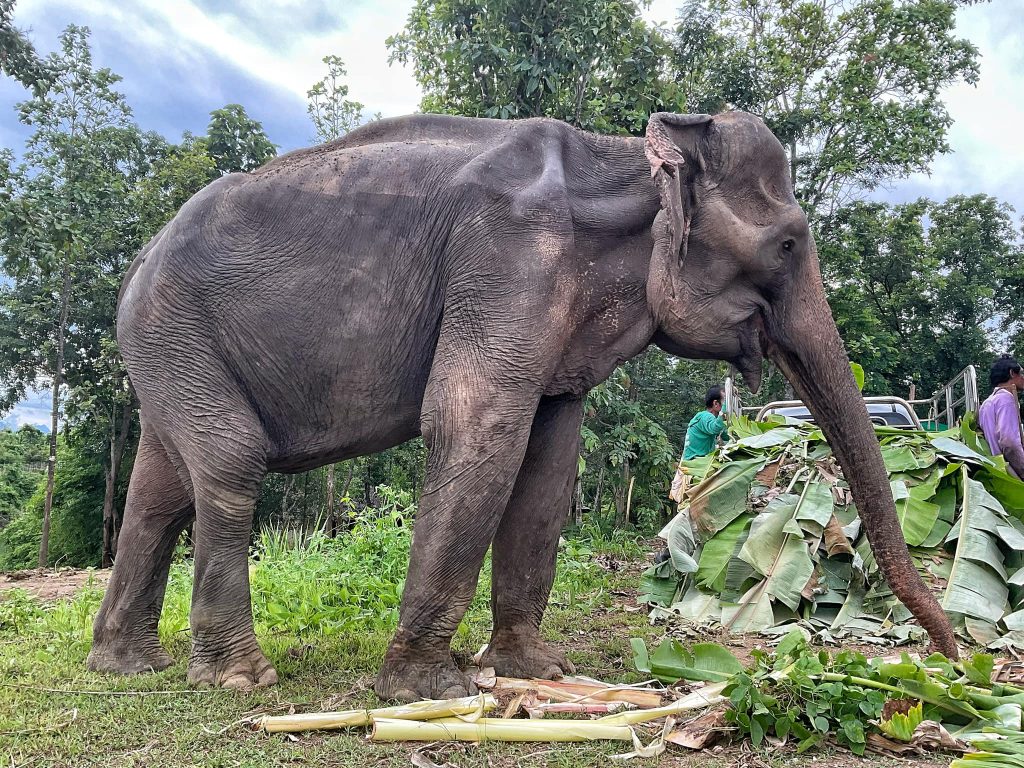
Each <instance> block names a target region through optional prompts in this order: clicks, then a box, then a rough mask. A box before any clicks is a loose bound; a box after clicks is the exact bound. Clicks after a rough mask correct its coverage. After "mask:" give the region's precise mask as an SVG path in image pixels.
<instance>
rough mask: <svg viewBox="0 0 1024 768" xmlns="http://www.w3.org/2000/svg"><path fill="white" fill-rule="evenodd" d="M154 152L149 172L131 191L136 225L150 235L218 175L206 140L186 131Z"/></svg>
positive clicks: (158, 229) (147, 236)
mask: <svg viewBox="0 0 1024 768" xmlns="http://www.w3.org/2000/svg"><path fill="white" fill-rule="evenodd" d="M161 149H162V151H159V152H158V153H156V156H155V157H154V159H153V162H152V166H151V167H150V171H149V173H147V174H146V176H145V177H143V178H142V179H141V180H140V181H139V183H138V185H137V187H136V188H135V190H134V191H133V197H134V199H133V201H132V202H133V204H134V205H135V206H136V209H137V211H138V217H139V229H140V231H141V232H142V233H143V236H144V237H145V238H149V237H152V236H153V235H155V234H156V233H157V232H159V231H160V229H161V228H162V227H163V226H164V224H166V223H167V222H168V221H170V220H171V218H173V217H174V214H176V213H177V212H178V209H179V208H181V206H183V205H184V204H185V203H186V202H187V201H188V199H189V198H190V197H192V195H194V194H195V193H196V192H198V191H199V190H200V189H202V188H203V187H204V186H206V185H207V184H209V183H210V182H211V181H213V180H214V179H215V178H217V176H218V170H217V164H216V161H215V160H214V159H213V157H211V156H210V152H209V142H208V140H207V139H205V138H196V137H195V136H193V135H192V134H190V133H186V134H185V135H184V136H183V137H182V140H181V144H179V145H176V146H174V145H167V146H166V147H164V148H161Z"/></svg>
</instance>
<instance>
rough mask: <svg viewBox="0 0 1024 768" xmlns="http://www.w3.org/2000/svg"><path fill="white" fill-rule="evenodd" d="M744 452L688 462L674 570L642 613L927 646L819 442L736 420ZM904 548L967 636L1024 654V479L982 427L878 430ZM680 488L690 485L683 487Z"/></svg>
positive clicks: (656, 576)
mask: <svg viewBox="0 0 1024 768" xmlns="http://www.w3.org/2000/svg"><path fill="white" fill-rule="evenodd" d="M729 431H730V434H731V437H732V439H731V440H730V441H729V442H727V443H725V444H724V445H723V446H721V447H720V448H719V449H718V450H717V451H716V452H715V453H713V454H711V455H710V456H707V457H704V458H701V459H696V460H693V461H688V462H683V464H682V465H681V466H680V471H681V473H682V477H681V479H682V481H683V482H682V487H681V488H679V489H678V490H677V492H676V493H677V500H679V501H680V505H679V512H678V514H677V516H676V517H675V518H674V519H673V520H672V521H671V522H670V523H669V524H668V525H667V526H666V527H665V529H664V530H663V531H662V532H661V536H662V537H663V538H665V539H666V540H667V542H668V551H669V555H670V557H669V558H668V559H667V560H665V561H664V562H661V563H659V564H657V565H655V566H653V567H652V568H649V569H648V570H647V571H646V572H645V574H644V576H643V581H642V588H641V592H642V595H641V600H642V601H644V602H647V603H649V604H650V605H651V606H652V616H654V617H657V616H665V615H676V616H679V617H682V618H683V619H686V620H688V621H690V622H693V623H696V624H711V625H718V626H721V627H724V628H726V629H727V630H729V631H731V632H735V633H744V632H759V633H764V634H785V633H786V632H788V631H789V630H791V629H792V628H793V625H794V624H799V625H800V626H802V627H803V628H804V629H805V630H806V631H808V632H810V633H811V634H815V635H818V636H819V637H820V638H821V639H823V640H825V641H830V640H834V641H838V640H840V639H843V638H855V639H857V640H858V641H861V642H879V643H891V642H894V641H895V642H905V641H908V640H918V639H921V638H923V636H924V632H923V630H922V629H921V628H920V627H918V626H917V625H915V624H914V623H913V622H912V617H911V614H910V612H909V611H908V610H907V609H906V607H905V606H903V604H902V603H900V602H899V601H898V600H897V599H896V598H895V596H894V595H893V593H892V590H891V589H890V588H889V586H888V585H887V584H886V582H885V579H884V578H883V577H882V574H881V573H880V571H879V569H878V566H877V564H876V563H875V560H874V557H873V556H872V553H871V548H870V546H869V545H868V542H867V538H866V535H865V533H864V530H863V526H862V525H861V521H860V519H859V518H858V516H857V509H856V507H855V506H854V504H853V501H852V497H851V494H850V490H849V486H848V485H847V483H846V482H845V481H844V480H843V475H842V471H841V469H840V467H839V465H838V464H837V462H836V460H835V458H834V457H833V455H832V451H831V449H830V448H829V446H828V444H827V443H826V442H825V439H824V437H823V435H822V433H821V431H820V430H818V429H817V428H816V427H814V426H813V425H811V424H808V423H806V422H797V421H794V420H792V419H788V420H786V421H783V420H782V419H781V418H779V420H777V421H771V422H754V421H751V420H749V419H746V418H744V417H739V418H736V419H733V420H731V421H730V426H729ZM876 433H877V436H878V439H879V442H880V444H881V449H882V458H883V459H884V461H885V466H886V469H887V471H888V472H889V481H890V486H891V489H892V495H893V499H894V500H895V502H896V511H897V514H898V516H899V519H900V525H901V526H902V530H903V535H904V538H905V539H906V541H907V544H908V546H909V548H910V552H911V555H912V557H913V560H914V562H915V564H916V565H917V568H918V571H919V572H920V573H921V576H922V577H923V578H924V581H925V583H926V584H927V585H928V586H929V588H930V589H932V590H933V591H934V593H935V595H936V597H937V598H938V599H939V601H940V603H941V604H942V606H943V608H944V609H945V610H946V612H947V613H948V614H949V616H950V618H951V619H952V621H953V623H954V626H955V627H956V628H957V630H958V631H959V632H960V633H961V635H962V636H964V637H965V638H970V639H972V640H973V641H974V642H976V643H978V644H980V645H984V646H988V647H992V648H1000V647H1007V646H1016V647H1019V648H1024V610H1022V609H1024V482H1021V481H1020V480H1017V479H1016V478H1015V477H1013V476H1012V475H1010V474H1009V473H1008V472H1007V467H1006V464H1005V461H1004V460H1003V459H1002V458H1001V457H992V456H991V455H990V454H989V452H988V450H987V448H986V446H985V444H984V441H983V440H979V438H978V432H977V431H976V428H975V426H974V422H973V418H972V417H971V415H970V414H969V415H968V418H966V419H965V420H964V422H963V424H962V425H961V426H960V427H957V428H955V429H950V430H947V431H944V432H937V433H936V432H920V431H908V430H901V429H895V428H889V427H876ZM677 477H678V476H677Z"/></svg>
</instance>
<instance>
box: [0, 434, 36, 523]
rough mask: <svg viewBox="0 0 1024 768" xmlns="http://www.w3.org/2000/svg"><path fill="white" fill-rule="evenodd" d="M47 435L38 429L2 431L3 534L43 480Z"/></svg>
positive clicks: (0, 491)
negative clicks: (9, 522)
mask: <svg viewBox="0 0 1024 768" xmlns="http://www.w3.org/2000/svg"><path fill="white" fill-rule="evenodd" d="M45 461H46V435H44V434H43V433H42V432H40V431H39V430H38V429H36V428H35V427H31V426H28V425H26V426H24V427H22V428H21V429H19V430H18V431H17V432H13V431H11V430H9V429H0V530H2V529H3V527H4V526H5V525H6V524H7V523H8V521H10V520H11V518H13V517H15V516H16V515H17V514H19V513H20V512H21V511H22V510H23V509H24V508H25V503H26V502H27V501H28V499H29V497H30V496H31V495H32V492H33V491H34V490H35V489H36V487H37V486H38V485H39V482H40V481H41V480H42V479H43V474H44V472H43V470H44V468H45V466H46V465H45Z"/></svg>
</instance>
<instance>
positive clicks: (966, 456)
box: [931, 437, 993, 466]
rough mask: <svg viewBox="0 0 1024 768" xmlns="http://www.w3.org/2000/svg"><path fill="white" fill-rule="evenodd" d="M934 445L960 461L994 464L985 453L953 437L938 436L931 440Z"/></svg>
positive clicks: (938, 449) (936, 448)
mask: <svg viewBox="0 0 1024 768" xmlns="http://www.w3.org/2000/svg"><path fill="white" fill-rule="evenodd" d="M931 444H932V447H933V448H935V450H937V451H939V452H940V453H943V454H945V455H946V456H952V457H953V458H955V459H956V460H958V461H967V462H971V463H974V464H982V465H985V466H992V463H993V462H992V459H991V458H990V457H988V456H985V455H984V454H981V453H978V451H975V450H974V449H972V448H969V447H968V446H966V445H964V444H963V443H961V442H960V441H959V440H954V439H953V438H951V437H936V438H934V439H932V441H931Z"/></svg>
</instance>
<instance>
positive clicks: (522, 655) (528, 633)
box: [480, 628, 576, 680]
mask: <svg viewBox="0 0 1024 768" xmlns="http://www.w3.org/2000/svg"><path fill="white" fill-rule="evenodd" d="M480 666H482V667H494V672H495V673H496V674H497V675H498V676H500V677H520V678H540V679H542V680H554V679H556V678H559V677H561V676H562V675H571V674H573V673H574V672H575V671H576V668H575V667H574V666H573V665H572V662H571V661H569V659H567V658H566V656H565V654H564V653H562V652H561V651H559V650H558V649H557V648H552V647H551V646H550V645H548V644H547V643H546V642H545V641H544V640H542V639H541V637H540V635H539V634H538V632H537V630H535V629H532V628H516V629H496V630H494V633H493V634H492V635H491V642H490V644H489V645H488V646H487V650H486V651H485V652H484V655H483V657H482V658H481V659H480Z"/></svg>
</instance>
